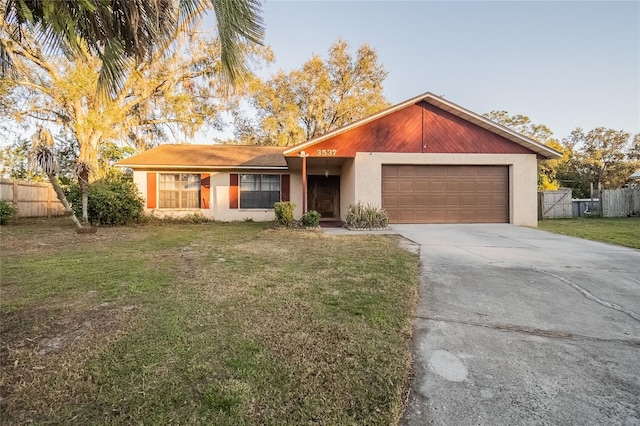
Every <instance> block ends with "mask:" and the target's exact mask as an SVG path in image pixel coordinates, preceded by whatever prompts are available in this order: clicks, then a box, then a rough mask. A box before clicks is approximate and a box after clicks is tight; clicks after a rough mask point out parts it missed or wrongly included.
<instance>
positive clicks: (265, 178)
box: [240, 175, 280, 209]
mask: <svg viewBox="0 0 640 426" xmlns="http://www.w3.org/2000/svg"><path fill="white" fill-rule="evenodd" d="M278 201H280V175H240V208H241V209H272V208H273V205H274V203H277V202H278Z"/></svg>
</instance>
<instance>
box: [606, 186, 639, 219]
mask: <svg viewBox="0 0 640 426" xmlns="http://www.w3.org/2000/svg"><path fill="white" fill-rule="evenodd" d="M600 200H601V203H602V204H601V206H602V216H604V217H626V216H638V215H640V189H638V188H630V189H605V190H604V191H602V197H600Z"/></svg>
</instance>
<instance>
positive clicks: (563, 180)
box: [484, 111, 640, 198]
mask: <svg viewBox="0 0 640 426" xmlns="http://www.w3.org/2000/svg"><path fill="white" fill-rule="evenodd" d="M484 116H485V117H487V118H489V119H490V120H492V121H495V122H496V123H498V124H501V125H503V126H505V127H508V128H510V129H512V130H515V131H516V132H518V133H520V134H522V135H524V136H527V137H529V138H531V139H534V140H536V141H537V142H540V143H543V144H545V145H547V146H549V147H550V148H553V149H555V150H556V151H559V152H561V153H562V157H561V158H559V159H553V160H545V161H542V162H540V165H539V168H538V171H539V180H538V183H539V186H540V188H541V189H557V188H558V187H559V186H563V187H569V188H572V189H573V195H574V197H576V198H581V197H587V196H589V195H590V190H591V187H593V188H594V189H598V188H599V187H601V188H603V189H608V188H619V187H621V186H623V185H624V184H626V183H627V182H628V180H629V176H631V174H632V173H633V171H634V170H636V169H638V168H640V134H636V135H631V134H630V133H629V132H625V131H624V130H614V129H608V128H605V127H597V128H595V129H592V130H590V131H588V132H585V131H584V130H583V129H581V128H576V129H575V130H573V131H572V132H571V134H570V135H568V136H567V137H565V138H563V139H562V140H561V141H558V140H557V139H555V138H553V132H551V130H550V129H549V128H548V127H547V126H545V125H543V124H534V123H533V122H532V121H531V120H530V119H529V117H527V116H525V115H509V113H508V112H506V111H491V112H490V113H487V114H484Z"/></svg>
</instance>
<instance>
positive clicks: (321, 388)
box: [0, 220, 418, 425]
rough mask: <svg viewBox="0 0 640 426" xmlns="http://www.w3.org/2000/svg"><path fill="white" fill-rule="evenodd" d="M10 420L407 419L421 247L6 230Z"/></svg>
mask: <svg viewBox="0 0 640 426" xmlns="http://www.w3.org/2000/svg"><path fill="white" fill-rule="evenodd" d="M0 232H1V240H0V253H1V256H2V257H1V264H0V273H1V275H0V285H1V287H0V290H1V293H0V297H1V305H0V308H1V315H2V321H1V333H2V334H1V340H0V345H1V346H0V363H1V364H0V367H1V369H2V372H1V376H0V398H1V399H0V418H2V419H3V423H4V422H6V424H16V423H28V422H34V423H52V424H95V423H100V424H102V423H109V424H112V423H113V424H211V425H248V424H255V425H257V424H261V425H262V424H312V423H313V424H327V425H340V424H372V425H373V424H379V425H388V424H396V423H397V422H398V421H399V418H400V416H401V413H402V409H403V402H404V399H405V395H406V392H407V389H408V380H409V379H408V377H409V372H410V338H411V331H412V314H413V312H414V307H415V303H416V298H417V284H418V257H417V256H416V255H414V254H410V253H409V252H407V251H405V250H403V249H402V248H401V247H400V246H399V244H398V239H397V238H396V237H393V236H364V235H363V236H354V237H351V236H349V237H328V236H325V235H323V234H322V233H319V232H303V231H287V230H275V229H268V228H265V226H264V225H261V224H257V223H243V224H218V223H215V224H200V225H191V224H190V225H185V224H163V225H148V226H139V227H131V228H105V229H102V228H101V229H100V230H99V231H98V233H97V234H95V235H77V234H76V233H75V232H74V230H73V228H72V227H70V226H68V225H67V223H66V222H64V221H60V220H56V221H43V222H32V223H29V224H20V223H19V224H17V225H14V226H9V227H2V228H0Z"/></svg>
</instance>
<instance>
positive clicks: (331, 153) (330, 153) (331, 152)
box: [316, 149, 338, 157]
mask: <svg viewBox="0 0 640 426" xmlns="http://www.w3.org/2000/svg"><path fill="white" fill-rule="evenodd" d="M316 153H317V154H318V155H319V156H321V157H335V156H336V154H337V153H338V150H337V149H319V150H317V151H316Z"/></svg>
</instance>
